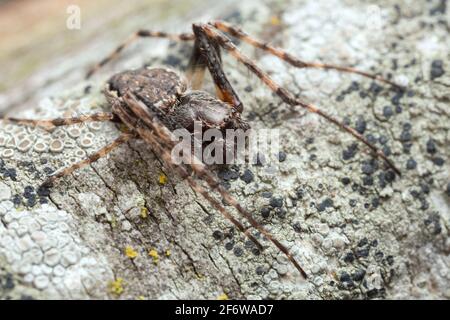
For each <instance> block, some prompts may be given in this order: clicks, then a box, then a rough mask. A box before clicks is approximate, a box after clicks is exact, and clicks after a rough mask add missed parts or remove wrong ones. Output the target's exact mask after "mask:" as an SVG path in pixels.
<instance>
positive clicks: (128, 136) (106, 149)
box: [41, 133, 135, 186]
mask: <svg viewBox="0 0 450 320" xmlns="http://www.w3.org/2000/svg"><path fill="white" fill-rule="evenodd" d="M133 137H135V135H133V134H130V133H122V134H121V135H120V136H119V137H118V138H116V139H115V140H114V141H113V142H111V143H110V144H108V145H106V146H105V147H103V148H101V149H100V150H98V151H97V152H95V153H93V154H91V155H89V156H88V157H87V158H86V159H84V160H82V161H79V162H77V163H74V164H73V165H71V166H69V167H67V168H64V169H62V170H60V171H58V172H56V173H54V174H53V175H50V176H49V177H48V178H47V180H45V181H44V183H42V185H41V186H51V185H53V183H54V182H55V181H56V180H57V179H59V178H62V177H64V176H67V175H69V174H71V173H72V172H74V171H75V170H77V169H81V168H83V167H86V166H87V165H89V164H91V163H93V162H95V161H97V160H98V159H100V158H102V157H104V156H106V155H107V154H108V153H110V152H111V151H113V150H114V149H116V148H117V147H118V146H120V145H121V144H124V143H125V142H127V141H128V140H130V139H131V138H133Z"/></svg>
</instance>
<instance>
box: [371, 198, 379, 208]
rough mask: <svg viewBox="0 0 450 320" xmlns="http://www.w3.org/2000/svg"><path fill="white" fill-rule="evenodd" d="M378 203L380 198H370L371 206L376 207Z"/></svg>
mask: <svg viewBox="0 0 450 320" xmlns="http://www.w3.org/2000/svg"><path fill="white" fill-rule="evenodd" d="M379 205H380V199H379V198H373V199H372V208H375V209H376V208H378V206H379Z"/></svg>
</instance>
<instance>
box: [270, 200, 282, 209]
mask: <svg viewBox="0 0 450 320" xmlns="http://www.w3.org/2000/svg"><path fill="white" fill-rule="evenodd" d="M269 204H270V206H271V207H272V208H281V207H282V206H283V198H281V197H273V198H271V199H270V203H269Z"/></svg>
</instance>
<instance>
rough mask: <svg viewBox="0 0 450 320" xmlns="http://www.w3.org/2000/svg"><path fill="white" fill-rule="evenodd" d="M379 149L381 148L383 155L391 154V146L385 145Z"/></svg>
mask: <svg viewBox="0 0 450 320" xmlns="http://www.w3.org/2000/svg"><path fill="white" fill-rule="evenodd" d="M381 149H382V150H383V153H384V155H385V156H390V155H391V154H392V152H391V148H390V147H389V146H387V145H385V146H383V148H381Z"/></svg>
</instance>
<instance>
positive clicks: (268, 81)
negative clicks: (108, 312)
mask: <svg viewBox="0 0 450 320" xmlns="http://www.w3.org/2000/svg"><path fill="white" fill-rule="evenodd" d="M195 29H197V30H201V32H204V33H205V34H206V35H207V36H208V38H211V39H213V40H214V41H216V42H217V43H219V44H220V46H221V47H222V48H224V49H225V50H226V51H228V52H229V53H230V54H231V56H232V57H234V58H235V59H236V60H238V61H239V62H241V63H242V64H244V65H245V66H246V67H247V68H248V69H249V70H250V71H251V72H253V73H254V74H255V75H256V76H257V77H258V78H259V79H260V80H261V81H262V82H264V84H265V85H267V86H268V87H269V88H270V89H271V90H272V91H273V92H274V93H276V94H277V95H278V96H279V97H280V98H281V99H282V100H283V102H285V103H287V104H289V105H291V106H292V107H296V106H300V107H302V108H305V109H306V110H308V111H309V112H312V113H316V114H318V115H320V116H321V117H323V118H325V119H327V120H328V121H330V122H332V123H334V124H335V125H337V126H338V127H340V128H341V129H343V130H345V131H347V132H348V133H350V134H351V135H352V136H354V137H355V138H356V139H358V140H359V141H361V142H362V143H364V144H365V145H366V146H368V147H369V148H370V149H371V150H372V151H373V152H374V153H375V154H376V155H377V156H378V157H380V158H381V159H383V160H384V161H385V162H386V163H387V164H388V166H389V167H390V168H391V169H392V170H394V171H395V172H396V173H397V174H398V175H399V176H400V175H401V173H400V170H399V169H397V167H396V166H395V165H394V163H393V162H392V161H391V160H390V159H389V158H388V157H386V155H385V154H384V153H383V152H382V151H381V150H380V149H378V148H377V147H375V146H374V145H373V144H372V143H370V142H369V141H368V140H367V139H366V138H365V137H364V136H363V135H361V134H360V133H359V132H357V131H356V130H355V129H353V128H351V127H349V126H347V125H345V124H344V123H342V122H341V121H339V120H337V119H336V118H334V117H332V116H331V115H329V114H327V113H325V112H324V111H322V110H321V109H319V108H318V107H316V106H314V105H312V104H309V103H306V102H303V101H302V100H300V99H297V98H295V97H294V95H292V93H290V92H289V91H288V90H286V89H284V88H282V87H281V86H280V85H278V84H277V83H276V82H275V81H274V80H272V78H271V77H270V76H269V75H268V74H267V73H265V72H264V71H263V70H261V69H260V68H259V67H258V66H257V65H256V64H255V63H254V62H253V61H251V60H250V59H249V58H248V57H247V56H246V55H244V54H243V53H241V52H240V51H239V49H238V48H237V47H236V46H235V45H234V44H233V42H232V41H231V40H230V39H229V38H228V37H227V36H225V35H224V34H223V33H221V32H220V31H217V30H216V29H215V28H214V27H213V26H211V25H207V24H197V25H194V30H195Z"/></svg>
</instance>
